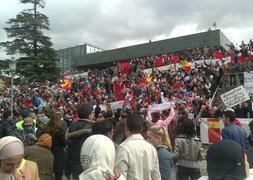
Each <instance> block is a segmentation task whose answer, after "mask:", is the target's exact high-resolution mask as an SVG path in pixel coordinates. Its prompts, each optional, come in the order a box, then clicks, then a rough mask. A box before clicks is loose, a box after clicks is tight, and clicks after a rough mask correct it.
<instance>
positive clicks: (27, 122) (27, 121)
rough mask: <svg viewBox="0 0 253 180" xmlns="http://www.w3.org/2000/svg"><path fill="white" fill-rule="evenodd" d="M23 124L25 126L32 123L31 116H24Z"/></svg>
mask: <svg viewBox="0 0 253 180" xmlns="http://www.w3.org/2000/svg"><path fill="white" fill-rule="evenodd" d="M24 125H25V126H29V125H33V119H32V118H25V119H24Z"/></svg>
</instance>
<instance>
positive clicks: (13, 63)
mask: <svg viewBox="0 0 253 180" xmlns="http://www.w3.org/2000/svg"><path fill="white" fill-rule="evenodd" d="M16 65H17V62H16V60H15V59H14V57H12V58H11V59H10V60H9V69H10V71H11V118H12V117H13V79H14V71H15V70H16Z"/></svg>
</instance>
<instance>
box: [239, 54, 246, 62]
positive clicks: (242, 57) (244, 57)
mask: <svg viewBox="0 0 253 180" xmlns="http://www.w3.org/2000/svg"><path fill="white" fill-rule="evenodd" d="M238 60H239V61H240V62H241V63H243V62H245V61H246V56H243V55H241V54H238Z"/></svg>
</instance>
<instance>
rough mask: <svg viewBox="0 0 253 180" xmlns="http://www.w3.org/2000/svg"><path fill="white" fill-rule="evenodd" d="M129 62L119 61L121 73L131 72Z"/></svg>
mask: <svg viewBox="0 0 253 180" xmlns="http://www.w3.org/2000/svg"><path fill="white" fill-rule="evenodd" d="M129 66H130V65H129V62H120V63H119V70H120V75H124V74H125V75H128V73H129Z"/></svg>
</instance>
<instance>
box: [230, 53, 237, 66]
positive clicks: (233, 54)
mask: <svg viewBox="0 0 253 180" xmlns="http://www.w3.org/2000/svg"><path fill="white" fill-rule="evenodd" d="M230 58H231V61H232V63H233V64H236V61H235V53H234V52H230Z"/></svg>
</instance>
